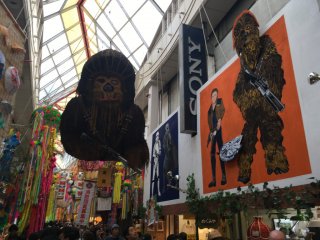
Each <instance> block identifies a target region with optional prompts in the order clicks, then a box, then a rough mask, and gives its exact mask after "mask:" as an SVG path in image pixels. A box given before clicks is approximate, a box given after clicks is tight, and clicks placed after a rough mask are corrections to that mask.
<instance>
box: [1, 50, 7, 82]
mask: <svg viewBox="0 0 320 240" xmlns="http://www.w3.org/2000/svg"><path fill="white" fill-rule="evenodd" d="M5 65H6V58H5V57H4V54H3V53H2V52H1V51H0V80H1V79H2V74H3V70H4V68H5Z"/></svg>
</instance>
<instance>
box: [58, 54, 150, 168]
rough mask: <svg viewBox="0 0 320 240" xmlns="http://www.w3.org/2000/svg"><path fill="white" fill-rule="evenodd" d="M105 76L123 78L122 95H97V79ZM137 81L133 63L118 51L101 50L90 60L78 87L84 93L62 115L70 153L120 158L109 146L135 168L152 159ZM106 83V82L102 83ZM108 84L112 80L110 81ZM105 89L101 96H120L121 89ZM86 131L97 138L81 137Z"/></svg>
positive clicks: (64, 139)
mask: <svg viewBox="0 0 320 240" xmlns="http://www.w3.org/2000/svg"><path fill="white" fill-rule="evenodd" d="M101 77H116V78H117V79H119V80H120V82H121V90H122V93H121V94H120V96H121V97H119V98H118V97H114V98H113V97H111V99H112V101H111V100H110V101H108V100H106V101H103V100H101V101H100V100H99V98H97V97H95V94H93V89H94V86H97V84H95V81H101ZM99 79H100V80H99ZM134 80H135V73H134V69H133V67H132V65H131V63H130V62H129V61H128V59H127V58H126V57H125V56H124V55H123V54H121V53H119V52H117V51H115V50H111V49H108V50H105V51H102V52H99V53H97V54H95V55H94V56H92V57H91V58H90V59H89V60H88V61H87V62H86V64H85V65H84V68H83V71H82V74H81V79H80V81H79V85H78V89H77V92H78V93H79V95H80V96H78V97H75V98H73V99H72V100H71V101H70V102H69V103H68V104H67V106H66V109H65V111H64V112H63V114H62V117H61V124H60V130H61V141H62V144H63V146H64V148H65V150H66V152H67V153H69V154H70V155H72V156H74V157H76V158H78V159H81V160H106V161H116V160H118V159H116V156H115V155H114V154H112V152H110V151H107V150H106V148H105V147H103V146H102V145H106V146H108V147H110V148H112V149H113V150H115V151H116V152H117V153H119V154H120V155H121V156H122V157H124V158H125V159H127V160H128V165H129V166H130V167H132V168H141V167H143V166H144V164H145V163H147V162H148V159H149V150H148V146H147V143H146V141H145V139H144V130H145V120H144V116H143V113H142V111H141V109H140V108H139V107H138V106H137V105H135V104H134V103H133V98H134ZM103 84H104V82H102V84H101V85H103ZM105 84H106V85H107V84H109V82H107V81H106V82H105ZM98 85H99V84H98ZM105 89H107V88H105ZM95 91H96V90H95ZM101 91H102V92H101V96H103V94H104V93H103V91H106V93H108V94H109V96H117V95H115V94H118V93H116V92H115V91H119V89H116V88H108V90H104V88H103V86H101ZM107 91H108V92H107ZM113 92H114V93H113ZM98 96H100V95H98ZM106 99H108V97H107V98H106ZM83 133H85V134H86V135H88V136H90V137H91V138H92V139H94V141H88V139H87V140H86V139H84V138H83V137H81V136H82V135H83Z"/></svg>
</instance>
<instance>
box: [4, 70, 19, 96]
mask: <svg viewBox="0 0 320 240" xmlns="http://www.w3.org/2000/svg"><path fill="white" fill-rule="evenodd" d="M4 87H5V89H6V91H7V92H8V93H9V94H11V95H12V94H14V93H15V92H16V91H18V89H19V87H20V77H19V73H18V69H16V68H15V67H13V66H11V67H8V68H7V70H6V73H5V82H4Z"/></svg>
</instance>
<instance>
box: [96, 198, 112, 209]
mask: <svg viewBox="0 0 320 240" xmlns="http://www.w3.org/2000/svg"><path fill="white" fill-rule="evenodd" d="M97 205H98V206H97V211H110V210H111V205H112V199H111V197H109V198H98V201H97Z"/></svg>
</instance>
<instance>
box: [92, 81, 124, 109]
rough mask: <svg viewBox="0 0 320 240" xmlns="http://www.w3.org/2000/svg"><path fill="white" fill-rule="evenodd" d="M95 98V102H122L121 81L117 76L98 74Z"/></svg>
mask: <svg viewBox="0 0 320 240" xmlns="http://www.w3.org/2000/svg"><path fill="white" fill-rule="evenodd" d="M93 99H94V101H95V102H106V101H107V102H118V103H119V102H121V101H122V90H121V81H120V79H119V78H117V77H115V76H109V77H106V76H97V77H96V78H95V79H94V83H93Z"/></svg>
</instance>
